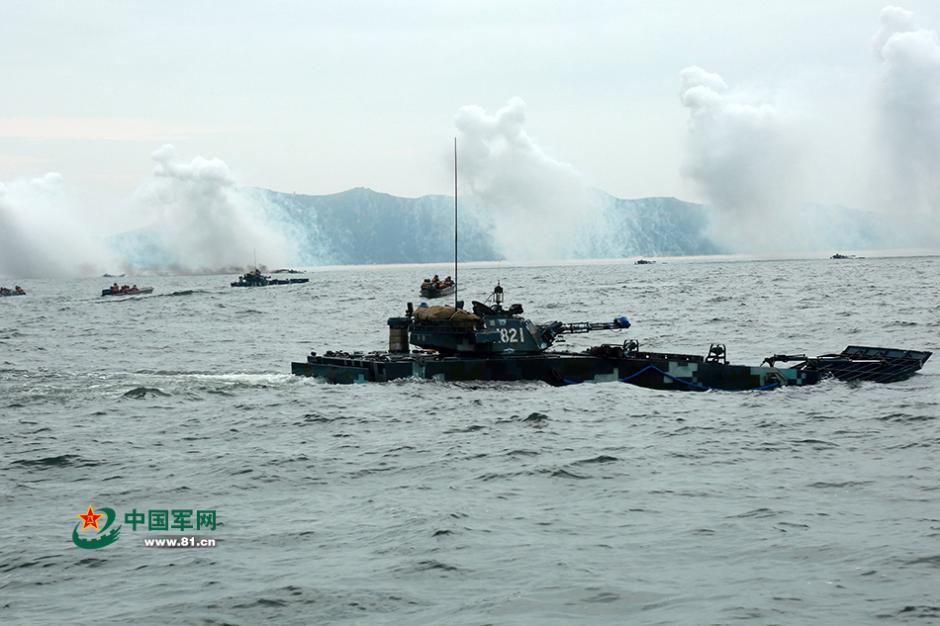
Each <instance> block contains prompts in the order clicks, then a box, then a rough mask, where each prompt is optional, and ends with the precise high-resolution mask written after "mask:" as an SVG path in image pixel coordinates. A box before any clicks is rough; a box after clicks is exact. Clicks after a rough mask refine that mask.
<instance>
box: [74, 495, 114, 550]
mask: <svg viewBox="0 0 940 626" xmlns="http://www.w3.org/2000/svg"><path fill="white" fill-rule="evenodd" d="M98 510H99V511H101V513H95V511H94V509H92V508H91V505H89V506H88V511H87V512H85V513H79V514H78V515H77V517H78V518H79V519H80V520H82V521H80V522H78V523H76V524H75V528H74V529H73V530H72V543H74V544H75V545H76V546H78V547H79V548H85V549H86V550H97V549H98V548H103V547H105V546H109V545H111V544H112V543H114V542H115V541H117V540H118V537H119V536H120V533H121V527H120V526H117V527H116V528H112V529H111V530H110V531H109V530H108V529H109V528H111V525H112V524H114V520H116V519H117V513H116V512H115V511H114V509H110V508H108V507H106V506H104V507H101V508H100V509H98ZM102 517H105V518H107V521H106V522H105V524H104V526H99V520H100V519H101V518H102ZM79 526H80V527H81V530H82V531H85V529H87V528H93V529H94V530H95V534H94V535H92V536H91V537H88V538H87V539H86V538H84V537H82V536H81V535H79V534H78V531H79Z"/></svg>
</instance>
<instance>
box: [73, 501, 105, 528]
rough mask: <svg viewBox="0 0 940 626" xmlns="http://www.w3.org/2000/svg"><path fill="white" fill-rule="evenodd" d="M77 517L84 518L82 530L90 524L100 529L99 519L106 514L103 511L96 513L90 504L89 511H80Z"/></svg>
mask: <svg viewBox="0 0 940 626" xmlns="http://www.w3.org/2000/svg"><path fill="white" fill-rule="evenodd" d="M77 517H79V518H81V520H82V530H85V529H86V528H88V527H89V526H91V527H92V528H94V529H95V530H98V520H99V519H100V518H102V517H104V515H103V514H102V513H95V511H94V510H93V509H92V508H91V505H90V504H89V505H88V512H87V513H78V514H77Z"/></svg>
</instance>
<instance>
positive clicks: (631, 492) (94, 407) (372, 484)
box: [0, 257, 940, 624]
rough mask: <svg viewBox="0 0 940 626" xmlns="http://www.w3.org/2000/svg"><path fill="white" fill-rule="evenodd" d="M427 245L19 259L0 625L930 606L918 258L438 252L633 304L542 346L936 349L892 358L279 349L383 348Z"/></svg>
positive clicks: (934, 544)
mask: <svg viewBox="0 0 940 626" xmlns="http://www.w3.org/2000/svg"><path fill="white" fill-rule="evenodd" d="M432 271H443V272H445V273H449V271H448V269H447V268H446V267H443V266H442V267H440V268H413V267H412V268H408V267H401V268H374V269H361V268H360V269H355V270H329V271H318V272H315V273H312V274H310V277H311V279H312V280H311V282H310V283H309V284H307V285H300V286H285V287H271V288H266V289H232V288H230V287H228V282H229V281H230V280H232V279H233V277H230V276H199V277H157V278H139V277H138V278H134V279H133V280H134V281H135V282H137V283H138V284H141V285H143V284H150V285H153V286H154V287H155V292H154V294H153V295H150V296H139V297H127V298H114V299H112V298H100V297H97V294H98V293H100V289H102V288H104V287H105V286H106V285H107V284H108V283H109V281H108V280H107V279H97V280H93V279H87V280H78V281H62V280H57V281H51V280H47V281H23V283H24V284H23V286H24V288H26V289H27V290H28V291H29V295H28V296H27V297H23V298H4V299H0V415H2V419H0V485H2V488H0V503H2V510H3V511H4V513H5V515H4V517H5V520H4V523H3V524H2V526H0V537H2V541H0V622H3V623H48V624H61V623H66V622H70V623H71V622H75V621H78V622H86V623H88V622H92V621H100V620H103V621H107V622H113V623H156V622H162V623H207V624H214V623H234V624H255V623H261V622H262V621H269V622H274V623H344V622H348V623H356V624H373V623H374V624H402V623H407V624H437V623H447V624H487V623H493V624H569V623H598V624H622V623H657V624H658V623H662V624H670V623H676V624H683V623H734V622H737V623H748V624H750V623H869V622H879V621H884V620H887V621H894V622H899V621H900V622H911V623H929V622H934V621H938V620H940V595H938V580H940V470H938V463H937V459H938V454H940V432H938V426H940V421H938V417H940V339H938V333H940V281H938V279H937V277H938V275H940V258H931V257H921V258H870V259H857V260H849V261H831V260H828V259H826V260H818V259H817V260H797V261H746V262H744V261H713V262H692V261H683V260H676V261H672V262H668V263H667V262H660V263H658V264H656V265H650V266H635V265H631V264H627V263H611V264H585V265H558V266H543V267H532V266H528V267H476V268H474V267H467V268H462V270H461V276H460V279H461V284H462V285H463V289H464V294H463V297H464V298H465V299H466V300H467V301H468V302H469V300H471V299H480V300H482V299H484V298H485V297H486V295H487V294H488V293H489V291H490V289H491V287H492V286H493V284H494V283H495V281H496V280H497V279H500V280H501V281H502V284H503V286H504V287H505V288H506V292H507V301H508V302H510V303H511V302H522V303H523V304H524V306H525V308H526V313H527V315H529V316H531V317H532V318H533V319H535V320H536V321H548V320H551V319H559V320H562V321H606V320H609V319H611V318H612V317H613V316H614V315H619V314H627V315H629V316H630V318H631V320H632V321H633V323H634V326H633V328H632V329H631V330H630V331H628V332H627V333H624V334H620V335H612V334H610V333H596V334H591V335H582V336H577V337H574V338H571V339H569V343H568V347H570V348H581V347H586V346H588V345H592V344H595V343H600V342H603V341H622V340H623V339H625V338H635V339H639V340H640V342H641V345H642V346H643V348H645V349H650V350H654V349H656V350H671V351H692V352H696V353H704V351H705V350H706V349H707V347H708V344H709V343H711V342H718V341H721V342H724V343H726V344H728V348H729V356H730V359H731V361H732V362H743V363H754V364H757V363H759V362H760V360H761V359H762V358H763V357H765V356H768V355H770V354H772V353H779V352H790V353H795V352H804V351H805V352H807V353H812V354H818V353H823V352H828V351H836V350H841V349H842V348H843V347H845V345H847V344H850V343H861V344H871V345H883V346H896V347H904V348H914V349H926V350H932V351H934V352H935V353H937V355H938V356H935V357H934V359H933V360H932V361H930V362H928V364H927V366H926V367H925V368H924V369H923V370H922V371H921V373H920V374H919V375H917V376H915V377H914V378H912V379H910V380H908V381H905V382H902V383H897V384H892V385H878V384H874V383H862V384H853V385H849V384H844V383H839V382H826V383H824V384H821V385H818V386H816V387H810V388H803V389H800V388H789V389H782V390H776V391H769V392H752V393H728V392H709V393H702V394H697V393H677V392H666V391H653V390H647V389H640V388H637V387H633V386H630V385H624V384H616V383H611V384H603V385H578V386H573V387H566V388H553V387H549V386H547V385H544V384H541V383H514V384H501V383H496V384H448V383H438V382H427V381H422V382H416V381H403V382H395V383H388V384H378V385H357V386H330V385H326V384H323V383H321V382H318V381H315V380H311V379H302V378H296V377H292V376H291V375H290V374H289V372H290V362H291V361H292V360H301V359H303V357H304V356H305V355H306V353H307V352H309V351H310V350H311V349H315V350H318V351H320V352H322V351H324V350H327V349H337V348H345V349H366V350H368V349H379V348H382V347H384V346H385V345H386V342H387V329H386V327H385V320H386V318H388V317H389V316H392V315H398V314H400V313H401V312H402V311H403V309H404V304H405V302H406V301H407V300H412V301H417V300H418V299H417V297H414V296H412V295H411V294H413V293H414V292H416V291H417V285H418V283H419V281H420V279H421V278H423V276H424V275H425V274H428V273H431V272H432ZM89 505H93V506H94V507H95V508H98V509H100V507H111V508H114V509H116V510H117V511H118V516H119V517H123V515H124V513H125V512H127V511H131V510H132V509H138V510H145V509H174V508H182V509H211V510H215V511H216V512H217V520H218V526H217V528H216V530H215V531H212V532H208V533H207V532H203V531H200V533H199V534H200V535H201V536H205V537H210V536H211V537H213V538H216V539H217V541H218V545H217V547H215V548H192V549H172V550H171V549H156V548H147V547H144V545H143V540H144V538H145V537H148V536H150V534H149V533H147V532H146V531H145V529H138V530H137V531H132V530H131V529H130V527H129V526H128V525H127V524H125V525H124V527H123V528H122V531H121V537H120V539H119V540H118V541H116V542H115V543H113V544H112V545H110V546H108V547H106V548H102V549H99V550H82V549H79V548H77V547H76V546H74V545H73V543H72V540H71V533H72V529H73V527H74V526H75V524H76V522H77V521H78V520H77V518H76V514H77V513H80V512H84V511H85V510H86V509H87V507H88V506H89ZM120 521H121V520H120V519H119V520H118V522H120ZM88 532H91V531H88ZM175 532H176V534H177V535H182V534H184V533H181V532H179V531H175ZM172 534H173V532H170V533H161V535H166V536H169V535H172Z"/></svg>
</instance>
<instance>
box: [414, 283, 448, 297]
mask: <svg viewBox="0 0 940 626" xmlns="http://www.w3.org/2000/svg"><path fill="white" fill-rule="evenodd" d="M455 291H457V285H456V283H452V284H450V285H447V286H446V287H435V286H433V285H427V286H425V285H421V297H422V298H428V299H431V298H443V297H444V296H449V295H452V294H453V293H454V292H455Z"/></svg>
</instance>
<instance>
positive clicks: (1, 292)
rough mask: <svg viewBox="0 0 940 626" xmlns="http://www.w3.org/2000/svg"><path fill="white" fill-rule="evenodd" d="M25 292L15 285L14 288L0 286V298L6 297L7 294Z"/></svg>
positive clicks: (21, 293) (23, 293)
mask: <svg viewBox="0 0 940 626" xmlns="http://www.w3.org/2000/svg"><path fill="white" fill-rule="evenodd" d="M25 295H26V292H25V291H23V290H22V289H20V288H19V287H17V288H16V289H7V288H6V287H0V298H6V297H8V296H10V297H12V296H25Z"/></svg>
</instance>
